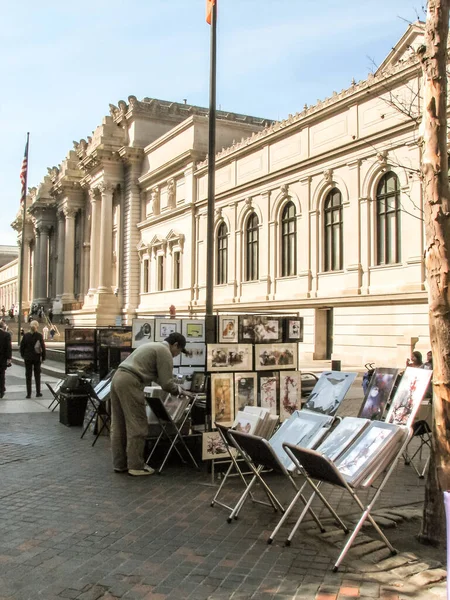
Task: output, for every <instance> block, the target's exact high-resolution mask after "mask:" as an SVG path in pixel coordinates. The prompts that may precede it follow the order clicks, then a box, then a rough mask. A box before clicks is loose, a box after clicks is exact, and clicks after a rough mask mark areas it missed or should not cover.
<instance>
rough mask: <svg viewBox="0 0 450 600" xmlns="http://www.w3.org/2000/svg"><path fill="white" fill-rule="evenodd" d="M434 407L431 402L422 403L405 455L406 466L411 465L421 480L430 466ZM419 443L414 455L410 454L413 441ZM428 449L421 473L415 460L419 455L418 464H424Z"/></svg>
mask: <svg viewBox="0 0 450 600" xmlns="http://www.w3.org/2000/svg"><path fill="white" fill-rule="evenodd" d="M431 427H432V405H431V402H426V401H425V402H422V404H421V406H420V408H419V411H418V413H417V415H416V419H415V421H414V423H413V426H412V438H411V440H410V442H409V444H408V445H407V446H406V449H405V452H404V454H403V459H404V461H405V465H411V466H412V468H413V469H414V471H415V472H416V473H417V475H418V477H419V478H420V479H423V478H424V477H425V473H426V470H427V468H428V465H429V464H430V453H431V439H432V431H431ZM414 439H415V440H418V441H419V446H418V447H417V449H416V450H415V451H414V453H413V454H411V455H410V454H409V452H408V451H409V446H410V444H411V443H412V441H413V440H414ZM427 447H428V450H429V454H428V457H427V459H426V461H425V464H424V466H423V469H422V470H421V471H419V468H418V466H417V465H416V464H415V462H414V460H415V458H416V456H417V455H419V456H418V463H419V464H422V454H423V451H424V449H425V448H427Z"/></svg>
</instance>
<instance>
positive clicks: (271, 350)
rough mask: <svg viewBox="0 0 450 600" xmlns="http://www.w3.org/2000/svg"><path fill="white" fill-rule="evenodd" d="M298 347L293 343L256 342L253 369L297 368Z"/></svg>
mask: <svg viewBox="0 0 450 600" xmlns="http://www.w3.org/2000/svg"><path fill="white" fill-rule="evenodd" d="M297 356H298V347H297V344H295V343H289V342H285V343H283V344H256V345H255V369H256V370H257V371H273V370H274V369H290V370H291V371H293V370H295V369H297Z"/></svg>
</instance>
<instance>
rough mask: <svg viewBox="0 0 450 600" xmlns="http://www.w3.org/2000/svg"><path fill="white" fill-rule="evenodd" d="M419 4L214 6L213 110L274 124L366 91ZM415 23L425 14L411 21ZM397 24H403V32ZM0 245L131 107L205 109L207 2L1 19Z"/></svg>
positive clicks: (348, 0) (153, 0)
mask: <svg viewBox="0 0 450 600" xmlns="http://www.w3.org/2000/svg"><path fill="white" fill-rule="evenodd" d="M420 6H421V2H420V1H419V0H357V1H356V0H322V1H321V2H319V1H318V0H219V16H218V62H217V104H218V106H220V108H222V109H223V110H230V111H233V112H240V113H245V114H249V115H254V116H259V117H266V118H272V119H283V118H285V117H286V116H287V115H288V114H289V113H292V114H294V113H296V112H298V111H301V110H302V108H303V105H304V104H305V103H307V104H314V103H315V102H316V101H317V99H323V98H325V97H328V96H330V95H331V94H332V92H333V91H334V90H335V91H340V90H342V89H344V88H347V87H349V85H350V83H351V80H352V77H354V78H355V79H356V80H361V79H365V78H366V77H367V74H368V73H369V72H370V71H371V70H373V68H374V63H375V64H379V63H380V62H381V61H382V60H383V59H384V57H385V56H386V55H387V54H388V53H389V51H390V49H391V47H392V46H393V45H394V44H395V43H396V42H397V41H398V39H399V38H400V37H401V35H403V33H404V31H405V30H406V28H407V25H408V24H407V22H406V21H409V22H412V21H415V20H416V19H417V14H418V13H417V12H416V10H417V11H420ZM419 14H420V15H421V18H424V16H423V13H421V12H420V13H419ZM405 20H406V21H405ZM0 28H1V35H0V55H1V56H2V60H1V61H0V82H1V90H2V93H1V101H0V127H1V132H2V143H1V144H0V181H1V200H0V206H1V211H0V215H1V218H0V244H15V243H16V234H15V232H14V230H12V229H11V227H10V223H11V221H12V220H13V219H14V218H15V216H16V213H17V210H18V207H19V198H20V181H19V172H20V167H21V163H22V158H23V151H24V145H25V139H26V132H27V131H30V135H31V142H30V156H29V164H30V167H29V173H28V186H29V187H31V186H35V185H38V184H39V182H40V181H41V179H42V178H43V176H44V175H45V174H46V173H47V167H51V166H53V165H57V164H58V163H60V162H61V161H62V160H63V159H64V158H65V156H66V154H67V152H68V151H69V150H70V149H72V140H77V141H79V140H80V139H81V138H86V136H88V135H91V132H92V130H93V129H94V128H95V127H96V126H97V125H99V124H100V123H101V120H102V117H103V116H104V115H107V114H109V107H108V105H109V103H112V104H117V102H118V100H120V99H124V100H127V98H128V96H130V95H134V96H136V97H137V98H138V99H142V98H144V97H146V96H148V97H153V98H160V99H164V100H173V101H178V102H182V101H183V99H184V98H186V99H187V101H188V103H191V104H197V105H202V106H208V89H209V33H210V28H209V26H208V25H207V24H206V22H205V0H90V1H89V2H88V1H86V0H78V1H77V2H61V1H60V0H59V1H56V0H45V1H44V2H36V1H35V0H22V1H21V2H16V3H14V7H13V3H11V2H8V3H6V6H5V7H3V9H2V19H1V24H0Z"/></svg>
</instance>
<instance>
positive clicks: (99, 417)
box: [80, 380, 111, 446]
mask: <svg viewBox="0 0 450 600" xmlns="http://www.w3.org/2000/svg"><path fill="white" fill-rule="evenodd" d="M100 383H102V382H100ZM89 388H90V389H88V402H89V403H90V405H91V407H92V414H91V416H90V418H89V420H88V422H87V423H86V425H85V427H84V429H83V433H82V434H81V438H80V439H83V436H84V434H85V433H86V431H87V430H88V429H89V427H91V424H92V423H94V433H95V425H96V426H97V433H96V435H95V438H94V441H93V442H92V444H91V445H92V446H95V442H96V441H97V440H98V438H99V437H100V436H101V434H102V432H103V430H104V429H105V427H106V429H107V430H108V432H110V426H109V425H110V423H111V415H110V413H109V411H108V409H107V406H106V402H107V400H108V398H109V392H110V389H111V380H109V381H107V382H106V384H105V385H103V386H100V384H99V385H97V386H96V387H95V388H93V387H92V385H89ZM96 389H99V390H100V391H99V392H98V393H97V392H96V391H95V390H96Z"/></svg>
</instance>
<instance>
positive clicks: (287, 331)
mask: <svg viewBox="0 0 450 600" xmlns="http://www.w3.org/2000/svg"><path fill="white" fill-rule="evenodd" d="M284 341H285V342H303V317H298V318H297V319H291V318H289V317H288V318H286V319H285V322H284Z"/></svg>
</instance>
